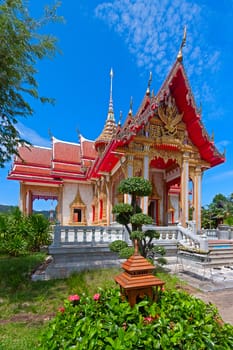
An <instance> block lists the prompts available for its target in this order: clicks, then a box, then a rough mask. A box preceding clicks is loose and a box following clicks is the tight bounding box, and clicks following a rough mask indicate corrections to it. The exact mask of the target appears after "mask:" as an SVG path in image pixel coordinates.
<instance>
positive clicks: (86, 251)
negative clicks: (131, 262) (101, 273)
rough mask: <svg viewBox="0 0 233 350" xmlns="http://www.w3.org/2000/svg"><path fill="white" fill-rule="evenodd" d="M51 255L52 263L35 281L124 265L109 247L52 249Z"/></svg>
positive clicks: (34, 276)
mask: <svg viewBox="0 0 233 350" xmlns="http://www.w3.org/2000/svg"><path fill="white" fill-rule="evenodd" d="M49 254H50V255H51V256H52V261H51V262H50V263H49V264H48V266H47V267H46V269H45V271H43V273H41V274H34V275H33V278H32V279H33V280H34V281H35V280H49V279H54V278H66V277H68V276H69V275H70V274H72V273H75V272H79V271H84V270H90V269H97V268H98V269H100V268H109V267H120V266H121V263H122V260H120V259H119V258H118V254H116V253H113V252H111V251H110V250H109V248H108V246H95V247H90V246H89V247H85V246H76V247H75V246H72V247H70V246H67V247H65V246H63V247H59V248H55V247H50V248H49Z"/></svg>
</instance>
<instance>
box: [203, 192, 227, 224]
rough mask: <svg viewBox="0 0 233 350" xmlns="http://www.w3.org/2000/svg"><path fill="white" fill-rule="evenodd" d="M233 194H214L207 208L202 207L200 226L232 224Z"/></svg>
mask: <svg viewBox="0 0 233 350" xmlns="http://www.w3.org/2000/svg"><path fill="white" fill-rule="evenodd" d="M232 198H233V195H232V194H231V195H230V196H228V197H226V196H224V195H223V194H221V193H219V194H216V195H215V196H214V198H213V200H212V202H211V203H210V204H209V205H208V206H207V208H202V227H204V228H216V227H217V226H218V225H219V224H222V223H224V224H227V225H232V224H233V200H232Z"/></svg>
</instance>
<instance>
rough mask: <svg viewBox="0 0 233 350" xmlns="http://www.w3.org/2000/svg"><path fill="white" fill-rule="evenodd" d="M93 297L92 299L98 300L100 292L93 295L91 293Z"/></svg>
mask: <svg viewBox="0 0 233 350" xmlns="http://www.w3.org/2000/svg"><path fill="white" fill-rule="evenodd" d="M93 299H94V300H95V301H98V300H99V299H100V294H99V293H96V294H94V295H93Z"/></svg>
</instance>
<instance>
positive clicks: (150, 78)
mask: <svg viewBox="0 0 233 350" xmlns="http://www.w3.org/2000/svg"><path fill="white" fill-rule="evenodd" d="M151 82H152V72H150V77H149V80H148V85H147V90H146V94H147V95H149V94H150V86H151Z"/></svg>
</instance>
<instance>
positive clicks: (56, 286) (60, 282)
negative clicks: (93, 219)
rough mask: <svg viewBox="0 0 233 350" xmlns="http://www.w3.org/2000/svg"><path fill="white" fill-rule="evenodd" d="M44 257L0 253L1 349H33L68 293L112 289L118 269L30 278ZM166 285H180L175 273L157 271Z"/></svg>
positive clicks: (91, 292)
mask: <svg viewBox="0 0 233 350" xmlns="http://www.w3.org/2000/svg"><path fill="white" fill-rule="evenodd" d="M44 258H45V254H42V253H35V254H31V255H28V256H25V257H17V258H13V257H7V256H4V255H0V315H1V316H0V350H3V349H4V350H13V349H14V350H27V349H30V350H34V349H37V348H38V342H39V337H40V335H41V333H42V332H43V329H44V328H45V326H46V323H47V322H48V320H49V319H50V318H51V317H53V315H55V313H56V312H57V309H58V308H59V307H60V306H62V305H63V302H64V300H65V299H67V297H68V296H69V295H70V294H82V293H87V294H89V293H90V294H94V293H96V292H97V291H98V288H99V287H101V288H111V287H112V288H114V287H115V286H116V284H115V281H114V278H113V277H114V276H116V275H117V274H118V273H119V272H120V269H117V268H112V269H102V270H90V271H85V272H80V273H77V274H73V275H71V276H70V277H69V278H67V279H57V280H51V281H36V282H33V281H31V278H30V276H31V273H32V271H34V270H35V269H36V267H37V266H39V265H40V264H41V263H42V262H43V261H44ZM158 276H159V278H161V279H162V280H164V281H166V288H168V289H170V288H175V286H176V285H177V284H181V282H180V281H179V279H178V278H177V277H175V276H170V275H168V274H166V273H162V272H161V273H158Z"/></svg>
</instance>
